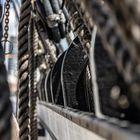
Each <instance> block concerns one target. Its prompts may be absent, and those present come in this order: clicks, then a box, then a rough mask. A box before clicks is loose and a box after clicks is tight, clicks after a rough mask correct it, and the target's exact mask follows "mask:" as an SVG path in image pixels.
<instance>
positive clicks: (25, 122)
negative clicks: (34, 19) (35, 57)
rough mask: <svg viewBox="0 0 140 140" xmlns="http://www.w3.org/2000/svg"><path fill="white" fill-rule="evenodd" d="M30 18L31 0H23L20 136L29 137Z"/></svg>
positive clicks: (19, 42)
mask: <svg viewBox="0 0 140 140" xmlns="http://www.w3.org/2000/svg"><path fill="white" fill-rule="evenodd" d="M29 19H30V0H22V6H21V15H20V23H19V35H18V71H19V82H18V86H19V87H18V88H19V90H18V97H19V103H18V104H19V112H18V122H19V128H20V131H19V138H20V140H28V139H29V77H28V73H29V72H28V59H29V53H28V26H29Z"/></svg>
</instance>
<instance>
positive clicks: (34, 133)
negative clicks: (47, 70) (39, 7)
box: [29, 19, 38, 140]
mask: <svg viewBox="0 0 140 140" xmlns="http://www.w3.org/2000/svg"><path fill="white" fill-rule="evenodd" d="M29 31H30V33H29V39H30V45H29V52H30V57H29V62H30V63H29V75H30V126H31V130H30V136H31V140H37V138H38V129H37V83H36V78H37V77H36V76H37V75H36V63H37V62H36V55H35V50H36V47H37V41H38V35H37V30H36V28H35V25H34V21H33V19H31V20H30V30H29Z"/></svg>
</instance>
